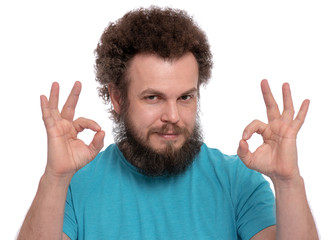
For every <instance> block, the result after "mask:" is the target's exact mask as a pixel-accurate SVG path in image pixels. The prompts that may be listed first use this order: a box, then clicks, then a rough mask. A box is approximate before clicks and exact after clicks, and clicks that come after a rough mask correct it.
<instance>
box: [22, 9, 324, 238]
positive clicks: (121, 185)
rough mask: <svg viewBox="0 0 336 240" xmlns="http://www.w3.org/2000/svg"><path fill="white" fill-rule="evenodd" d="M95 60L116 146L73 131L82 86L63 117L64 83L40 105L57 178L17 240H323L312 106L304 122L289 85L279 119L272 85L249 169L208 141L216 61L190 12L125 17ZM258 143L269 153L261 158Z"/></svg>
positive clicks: (45, 185)
mask: <svg viewBox="0 0 336 240" xmlns="http://www.w3.org/2000/svg"><path fill="white" fill-rule="evenodd" d="M96 56H97V59H96V70H97V80H98V81H99V82H100V83H101V88H100V95H101V96H102V97H103V99H104V100H106V101H111V103H112V106H111V113H112V116H113V119H114V121H115V123H116V127H115V139H116V144H112V145H110V146H108V147H107V149H106V150H105V151H103V152H100V150H101V149H102V147H103V138H104V135H105V133H104V132H103V131H102V130H101V128H100V127H99V125H98V124H97V123H96V122H94V121H92V120H89V119H85V118H79V119H77V120H75V121H74V120H73V118H74V113H75V107H76V104H77V101H78V98H79V94H80V89H81V84H80V83H79V82H76V83H75V85H74V87H73V89H72V91H71V93H70V95H69V97H68V99H67V101H66V103H65V105H64V106H63V109H62V111H61V112H59V111H58V94H59V85H58V84H57V83H54V84H53V85H52V88H51V92H50V97H49V100H48V99H47V98H46V97H45V96H41V108H42V114H43V120H44V123H45V127H46V130H47V135H48V156H47V157H48V160H47V166H46V169H45V173H44V174H43V176H42V178H41V181H40V184H39V188H38V191H37V194H36V197H35V199H34V201H33V203H32V206H31V208H30V210H29V212H28V214H27V217H26V219H25V221H24V223H23V226H22V229H21V232H20V234H19V239H62V238H63V239H69V238H70V239H275V238H277V239H317V238H318V237H317V231H316V227H315V224H314V220H313V217H312V215H311V213H310V209H309V206H308V203H307V199H306V194H305V189H304V183H303V179H302V178H301V177H300V173H299V169H298V164H297V152H296V136H297V133H298V131H299V129H300V127H301V126H302V124H303V122H304V119H305V117H306V114H307V111H308V106H309V101H308V100H305V101H304V102H303V103H302V106H301V108H300V110H299V112H298V114H297V116H296V117H295V118H294V108H293V103H292V98H291V93H290V89H289V85H288V84H284V85H283V100H284V111H283V112H282V114H280V112H279V109H278V107H277V104H276V102H275V100H274V98H273V96H272V93H271V91H270V88H269V85H268V83H267V81H266V80H263V81H262V83H261V89H262V94H263V97H264V101H265V104H266V109H267V116H268V123H267V124H265V123H262V122H260V121H257V120H255V121H253V122H252V123H251V124H249V125H248V126H247V127H246V128H245V130H244V133H243V136H242V140H241V141H240V143H239V148H238V155H239V158H238V157H237V156H227V155H224V154H222V153H220V152H219V151H218V150H215V149H211V148H209V147H207V146H206V145H205V144H204V143H203V141H202V134H201V130H200V124H199V119H198V114H197V113H198V103H199V88H200V86H201V85H202V84H205V83H207V81H208V79H209V78H210V72H211V67H212V60H211V53H210V50H209V45H208V43H207V40H206V37H205V35H204V33H203V32H202V31H201V30H200V29H199V28H198V27H197V25H196V24H195V23H194V22H193V20H192V19H191V18H190V17H188V15H187V14H186V13H185V12H183V11H179V10H173V9H159V8H155V7H152V8H150V9H138V10H136V11H133V12H130V13H127V14H126V15H125V16H124V17H123V18H122V19H120V20H119V21H117V22H116V23H112V24H110V25H109V26H108V28H107V29H106V30H105V32H104V33H103V35H102V37H101V41H100V43H99V44H98V47H97V49H96ZM293 118H294V120H293ZM84 129H91V130H93V131H95V132H96V134H95V136H94V137H93V140H92V142H91V143H90V144H89V145H86V144H85V143H83V142H82V141H81V140H79V139H78V138H77V134H78V133H79V132H81V131H83V130H84ZM254 133H258V134H261V135H262V137H263V139H264V143H263V144H262V145H261V146H260V147H259V148H258V149H257V150H256V151H255V152H254V153H251V152H250V151H249V147H248V144H247V140H248V139H249V138H250V137H251V136H252V135H253V134H254ZM99 152H100V153H99ZM243 163H244V164H245V165H246V166H247V167H248V168H247V167H246V166H245V165H244V164H243ZM251 169H252V170H251ZM255 170H256V171H258V172H260V173H263V174H266V175H267V176H269V177H270V178H271V180H272V182H273V184H274V189H275V193H276V204H275V206H276V221H275V214H274V197H273V194H272V192H271V190H270V188H269V185H268V183H267V182H266V181H265V180H264V179H263V177H262V176H261V174H260V173H257V172H256V171H255ZM275 224H276V225H275Z"/></svg>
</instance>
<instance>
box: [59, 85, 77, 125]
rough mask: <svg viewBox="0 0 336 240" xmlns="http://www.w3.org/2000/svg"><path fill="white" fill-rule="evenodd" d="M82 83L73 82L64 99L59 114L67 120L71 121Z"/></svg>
mask: <svg viewBox="0 0 336 240" xmlns="http://www.w3.org/2000/svg"><path fill="white" fill-rule="evenodd" d="M81 89H82V85H81V83H80V82H78V81H77V82H75V84H74V86H73V88H72V90H71V92H70V94H69V97H68V99H67V100H66V102H65V104H64V106H63V108H62V112H61V116H62V117H63V118H65V119H67V120H69V121H72V120H73V118H74V115H75V109H76V105H77V102H78V99H79V94H80V92H81Z"/></svg>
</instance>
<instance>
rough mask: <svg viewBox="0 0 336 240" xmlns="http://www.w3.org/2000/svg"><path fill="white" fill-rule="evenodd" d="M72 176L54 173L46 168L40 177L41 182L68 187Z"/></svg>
mask: <svg viewBox="0 0 336 240" xmlns="http://www.w3.org/2000/svg"><path fill="white" fill-rule="evenodd" d="M72 176H73V174H65V175H59V174H54V173H52V172H51V171H48V170H47V169H46V171H45V172H44V174H43V175H42V177H41V182H45V183H46V184H47V185H49V186H59V187H68V186H69V185H70V182H71V179H72Z"/></svg>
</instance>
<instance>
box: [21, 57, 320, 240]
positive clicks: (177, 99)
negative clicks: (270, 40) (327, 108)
mask: <svg viewBox="0 0 336 240" xmlns="http://www.w3.org/2000/svg"><path fill="white" fill-rule="evenodd" d="M195 63H196V60H195V59H194V57H193V56H192V55H190V54H187V55H185V56H183V57H182V58H180V59H177V60H174V61H170V62H169V61H163V60H162V59H159V58H158V57H156V56H154V55H138V56H137V57H136V58H135V59H134V61H133V63H132V64H131V66H130V69H129V70H130V74H131V76H133V78H132V80H134V81H132V83H131V84H130V88H129V93H128V94H129V100H130V110H131V111H130V113H131V120H132V122H133V123H134V126H135V128H136V129H137V130H138V132H139V133H140V134H141V135H142V136H144V137H145V136H146V135H148V133H149V132H151V131H150V130H151V129H156V128H158V127H160V126H162V125H163V124H170V125H172V124H176V125H178V126H180V127H183V128H186V129H188V130H189V131H190V130H191V129H192V128H193V127H194V126H195V121H196V114H197V90H198V89H197V78H198V71H197V63H196V65H195ZM261 89H262V94H263V97H264V100H265V105H266V109H267V116H268V123H262V122H260V121H258V120H255V121H253V122H252V123H251V124H249V125H248V126H247V127H246V128H245V130H244V133H243V137H242V139H241V141H240V143H239V148H238V155H239V156H240V158H241V159H242V161H243V162H244V163H245V165H246V166H247V167H249V168H251V169H255V170H257V171H259V172H261V173H264V174H266V175H267V176H269V177H270V178H271V180H272V182H273V184H274V188H275V193H276V211H277V227H275V226H272V227H269V228H266V229H264V230H262V231H261V232H259V233H257V234H256V235H255V236H254V237H253V238H252V239H253V240H258V239H286V240H288V239H318V236H317V231H316V227H315V223H314V220H313V217H312V215H311V213H310V209H309V206H308V203H307V199H306V194H305V189H304V183H303V179H302V177H301V176H300V173H299V169H298V164H297V148H296V136H297V133H298V131H299V129H300V128H301V126H302V124H303V122H304V119H305V117H306V114H307V111H308V106H309V100H305V101H304V102H303V103H302V106H301V108H300V110H299V112H298V114H297V116H296V117H295V118H294V108H293V103H292V98H291V93H290V89H289V85H288V84H287V83H286V84H284V85H283V100H284V111H283V112H282V113H280V111H279V109H278V106H277V103H276V101H275V100H274V98H273V95H272V93H271V90H270V88H269V85H268V82H267V81H266V80H263V81H262V83H261ZM80 90H81V84H80V83H79V82H76V83H75V85H74V87H73V89H72V91H71V93H70V95H69V97H68V99H67V101H66V103H65V105H64V107H63V109H62V111H61V112H60V111H59V110H58V98H59V85H58V84H57V83H53V85H52V88H51V91H50V96H49V99H47V98H46V97H45V96H41V109H42V115H43V121H44V123H45V127H46V131H47V137H48V156H47V166H46V169H45V172H44V174H43V176H42V177H41V181H40V184H39V187H38V191H37V193H36V196H35V198H34V201H33V203H32V206H31V208H30V209H29V211H28V214H27V216H26V219H25V221H24V223H23V225H22V228H21V231H20V233H19V237H18V239H62V238H63V239H69V238H68V237H67V236H66V235H65V234H64V233H62V226H63V217H64V206H65V199H66V194H67V189H68V186H69V183H70V181H71V178H72V176H73V174H74V173H75V172H76V171H78V170H79V169H80V168H81V167H83V166H85V165H86V164H87V163H88V162H90V161H91V160H92V159H93V158H94V157H95V156H96V155H97V154H98V153H99V151H100V150H101V149H102V147H103V139H104V135H105V133H104V132H103V131H102V130H101V128H100V126H99V125H98V124H97V123H96V122H94V121H92V120H89V119H85V118H79V119H77V120H73V118H74V113H75V108H76V105H77V102H78V98H79V94H80ZM110 95H111V100H112V103H113V105H114V109H115V111H116V112H119V113H120V110H121V109H120V106H121V105H120V103H121V102H120V101H121V99H120V94H119V93H118V91H116V90H114V89H113V86H110ZM191 95H192V97H191ZM84 129H90V130H92V131H94V132H96V134H95V136H94V137H93V140H92V142H91V143H90V144H89V145H86V144H85V143H84V142H83V141H81V140H80V139H78V138H77V135H78V133H79V132H81V131H83V130H84ZM254 133H257V134H261V135H262V137H263V139H264V143H263V144H262V145H261V146H260V147H259V148H258V149H257V150H256V151H255V152H254V153H252V152H250V150H249V147H248V143H247V140H248V139H250V138H251V136H252V135H253V134H254ZM185 139H186V136H185V135H180V134H175V133H174V132H172V131H171V129H169V130H168V131H167V132H165V133H156V132H155V131H154V132H153V133H152V134H149V135H148V144H149V145H150V146H152V147H153V148H154V149H156V150H158V151H160V150H162V149H163V148H164V147H165V146H166V145H167V143H169V144H173V145H174V147H176V148H179V147H180V146H182V144H183V143H184V142H185Z"/></svg>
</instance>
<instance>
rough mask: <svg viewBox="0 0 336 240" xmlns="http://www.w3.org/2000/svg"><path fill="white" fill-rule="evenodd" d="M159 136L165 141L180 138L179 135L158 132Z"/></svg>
mask: <svg viewBox="0 0 336 240" xmlns="http://www.w3.org/2000/svg"><path fill="white" fill-rule="evenodd" d="M157 135H158V136H159V137H160V138H163V139H164V140H176V139H177V138H178V136H179V134H178V133H173V132H168V133H160V132H158V133H157Z"/></svg>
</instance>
